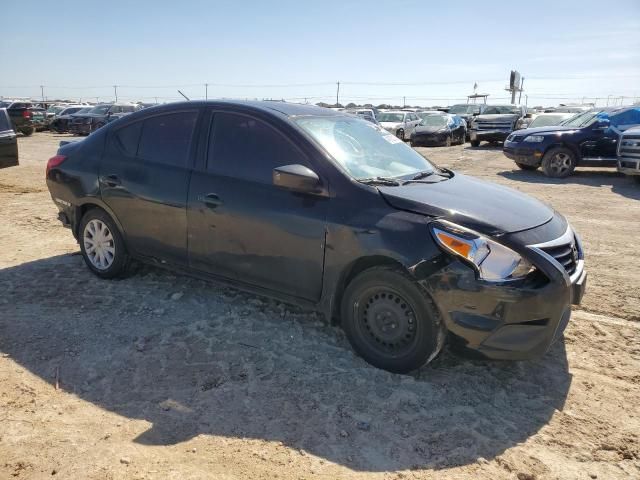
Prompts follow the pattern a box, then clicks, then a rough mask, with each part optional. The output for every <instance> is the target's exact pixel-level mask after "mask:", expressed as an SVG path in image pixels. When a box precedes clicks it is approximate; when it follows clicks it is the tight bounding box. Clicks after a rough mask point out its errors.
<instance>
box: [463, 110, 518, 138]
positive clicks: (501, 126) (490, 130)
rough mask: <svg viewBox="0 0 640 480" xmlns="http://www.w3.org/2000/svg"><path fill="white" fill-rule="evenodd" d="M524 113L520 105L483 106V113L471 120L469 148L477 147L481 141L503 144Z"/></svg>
mask: <svg viewBox="0 0 640 480" xmlns="http://www.w3.org/2000/svg"><path fill="white" fill-rule="evenodd" d="M526 113H527V111H526V108H525V107H523V106H521V105H485V109H484V111H483V112H482V113H481V114H480V115H476V116H474V117H473V119H472V120H471V127H470V130H469V138H470V139H471V146H472V147H477V146H479V145H480V142H482V141H487V142H504V140H505V139H506V138H507V137H508V136H509V134H510V133H511V132H513V131H514V130H515V129H516V125H517V124H518V122H519V121H520V119H521V118H523V117H524V116H525V115H526Z"/></svg>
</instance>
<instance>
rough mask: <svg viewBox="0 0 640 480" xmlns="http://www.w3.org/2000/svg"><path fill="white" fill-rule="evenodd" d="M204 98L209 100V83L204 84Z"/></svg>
mask: <svg viewBox="0 0 640 480" xmlns="http://www.w3.org/2000/svg"><path fill="white" fill-rule="evenodd" d="M204 99H205V100H209V84H208V83H205V84H204Z"/></svg>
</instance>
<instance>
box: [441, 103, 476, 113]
mask: <svg viewBox="0 0 640 480" xmlns="http://www.w3.org/2000/svg"><path fill="white" fill-rule="evenodd" d="M449 113H480V107H478V106H477V105H454V106H453V107H451V108H450V109H449Z"/></svg>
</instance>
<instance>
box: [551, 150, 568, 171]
mask: <svg viewBox="0 0 640 480" xmlns="http://www.w3.org/2000/svg"><path fill="white" fill-rule="evenodd" d="M550 167H551V171H552V172H553V173H554V174H556V175H562V174H564V173H565V172H567V171H568V170H569V169H571V157H570V156H569V155H568V154H566V153H564V152H558V153H556V154H555V155H554V156H553V158H552V159H551V162H550Z"/></svg>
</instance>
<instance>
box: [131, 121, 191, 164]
mask: <svg viewBox="0 0 640 480" xmlns="http://www.w3.org/2000/svg"><path fill="white" fill-rule="evenodd" d="M197 117H198V113H197V112H180V113H169V114H166V115H158V116H157V117H151V118H149V119H148V120H145V121H144V122H143V127H142V137H141V138H140V145H139V146H138V157H140V158H143V159H145V160H151V161H153V162H158V163H164V164H167V165H175V166H180V167H184V166H186V165H187V160H188V158H189V148H190V146H191V137H192V136H193V130H194V127H195V125H196V119H197Z"/></svg>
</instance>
